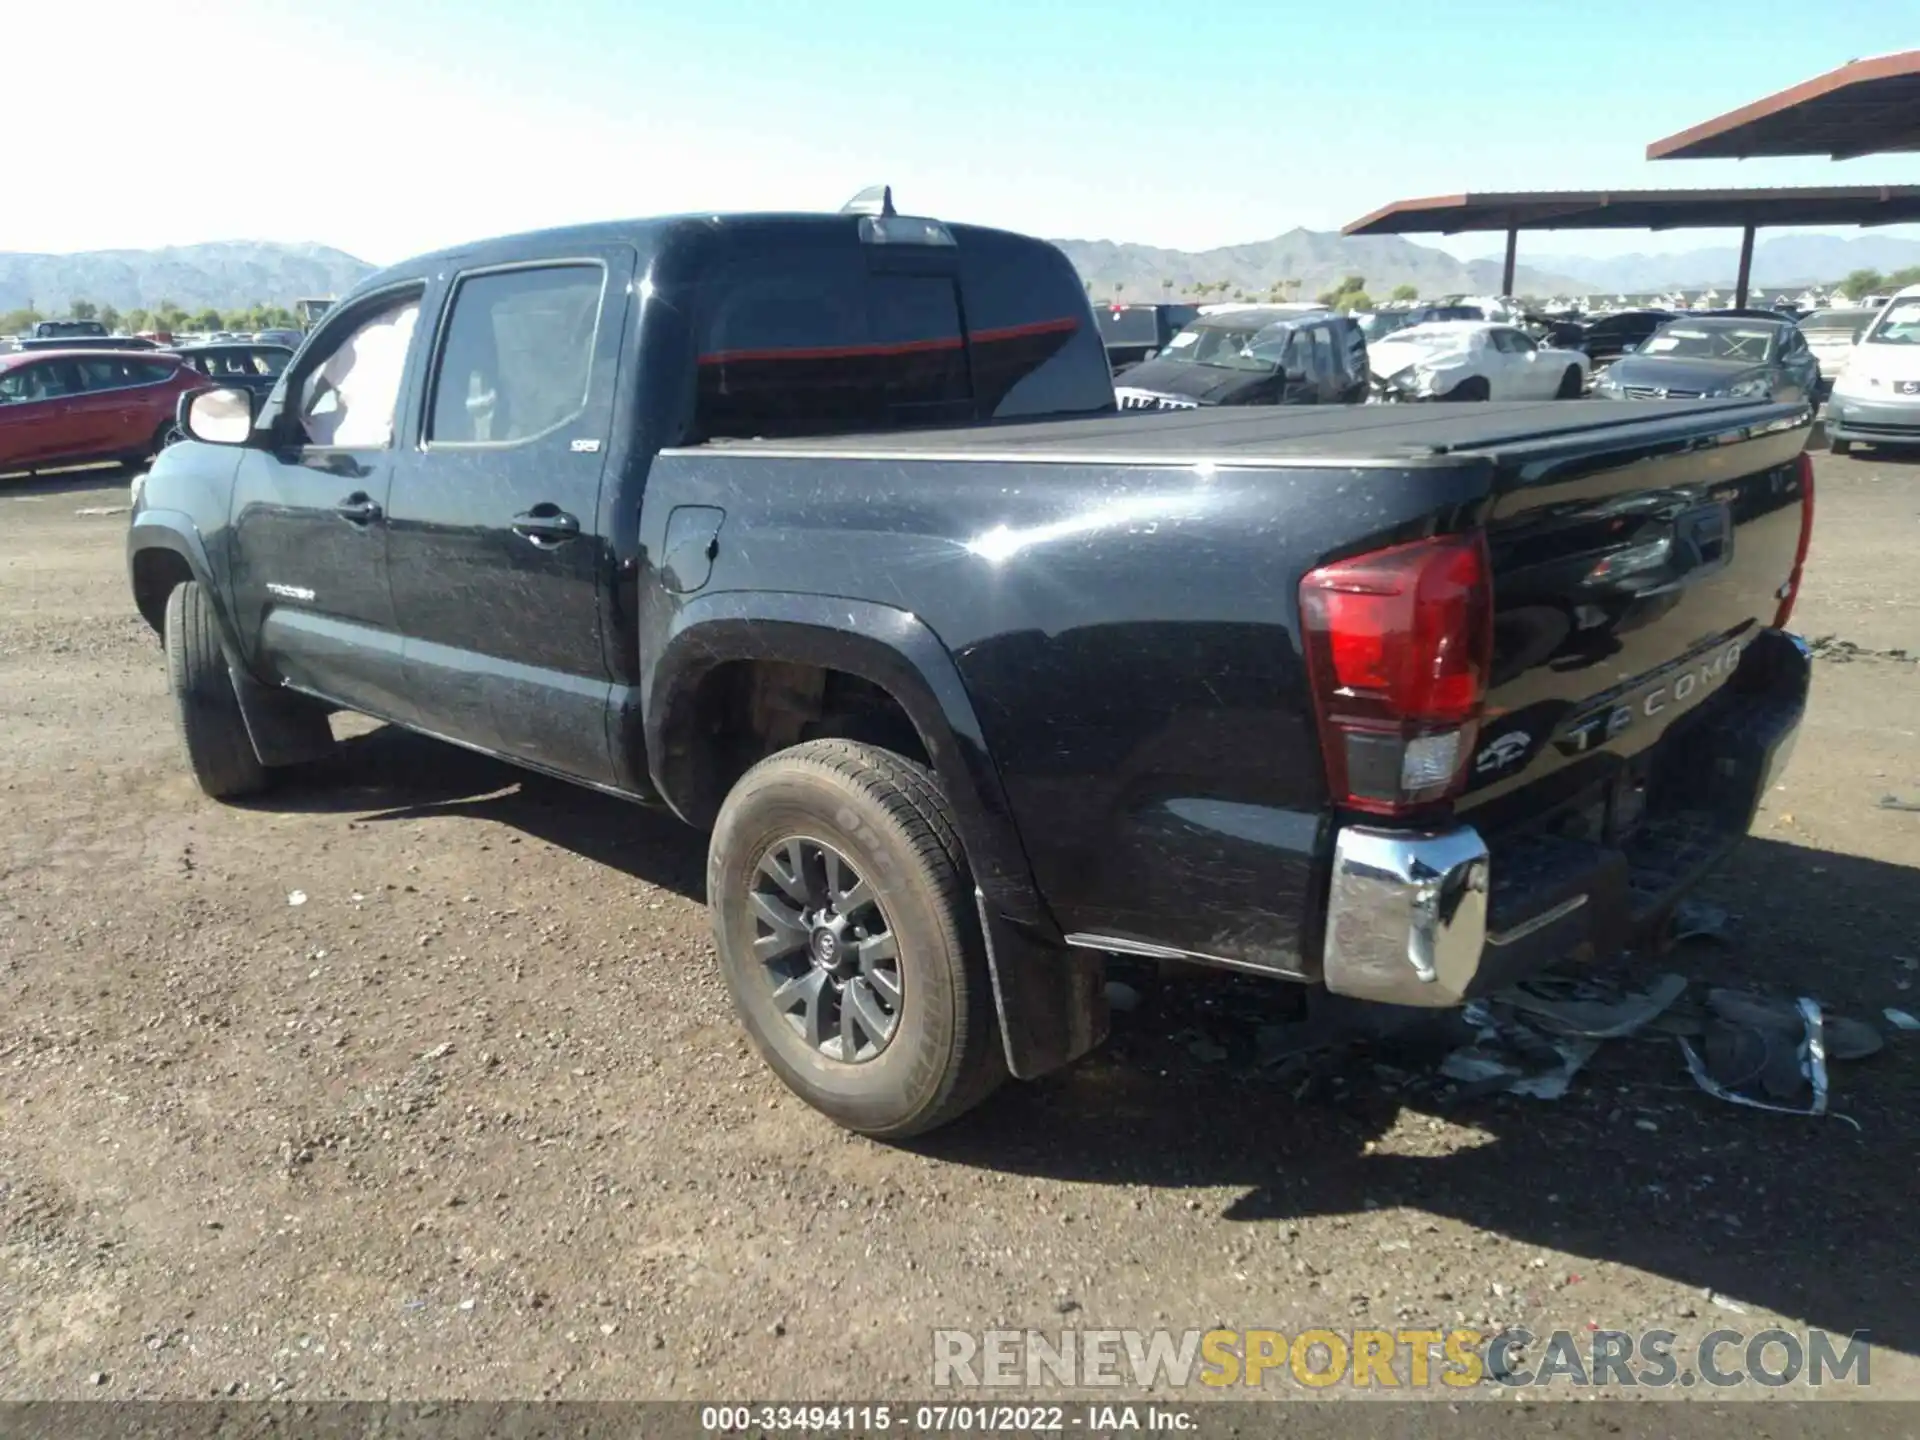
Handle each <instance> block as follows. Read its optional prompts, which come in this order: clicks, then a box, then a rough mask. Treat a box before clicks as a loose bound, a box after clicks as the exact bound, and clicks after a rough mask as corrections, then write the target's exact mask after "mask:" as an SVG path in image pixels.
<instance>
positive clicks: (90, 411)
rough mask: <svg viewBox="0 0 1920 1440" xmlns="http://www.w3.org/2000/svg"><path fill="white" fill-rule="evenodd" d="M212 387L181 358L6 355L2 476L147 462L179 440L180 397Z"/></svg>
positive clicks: (1, 389)
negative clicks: (95, 463) (112, 462)
mask: <svg viewBox="0 0 1920 1440" xmlns="http://www.w3.org/2000/svg"><path fill="white" fill-rule="evenodd" d="M209 384H210V382H209V381H208V380H207V377H206V376H204V375H201V374H198V373H196V372H195V371H193V370H192V369H190V368H188V367H187V365H186V364H185V363H184V362H183V361H181V359H180V358H179V357H178V356H176V355H163V354H155V353H153V352H150V351H148V352H143V351H137V350H83V349H77V348H76V349H72V350H30V351H22V352H20V353H17V354H13V355H0V473H5V472H6V471H9V470H36V469H42V468H47V467H51V466H55V465H80V464H85V463H86V462H88V461H90V460H124V461H129V462H138V461H143V460H147V459H149V458H151V457H152V456H153V455H156V454H158V453H159V452H160V451H161V450H163V449H165V448H166V446H168V445H169V444H171V443H172V442H173V441H174V440H176V439H178V438H179V432H178V431H177V430H176V429H175V426H174V412H175V410H176V409H177V408H178V406H179V403H180V397H181V396H182V395H184V394H186V393H188V392H189V391H193V390H205V389H206V388H208V386H209Z"/></svg>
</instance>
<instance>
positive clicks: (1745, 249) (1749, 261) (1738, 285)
mask: <svg viewBox="0 0 1920 1440" xmlns="http://www.w3.org/2000/svg"><path fill="white" fill-rule="evenodd" d="M1752 274H1753V226H1751V225H1749V226H1747V228H1746V229H1744V230H1742V231H1741V232H1740V276H1739V278H1738V279H1737V280H1735V281H1734V282H1733V308H1734V309H1736V310H1744V309H1746V308H1747V280H1748V279H1749V277H1751V276H1752Z"/></svg>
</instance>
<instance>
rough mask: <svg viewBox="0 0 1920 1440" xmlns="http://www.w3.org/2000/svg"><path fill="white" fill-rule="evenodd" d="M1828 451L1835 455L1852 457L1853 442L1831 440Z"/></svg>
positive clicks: (1828, 443)
mask: <svg viewBox="0 0 1920 1440" xmlns="http://www.w3.org/2000/svg"><path fill="white" fill-rule="evenodd" d="M1827 451H1828V453H1829V454H1833V455H1851V454H1852V453H1853V442H1852V441H1851V440H1839V439H1834V438H1829V439H1828V440H1827Z"/></svg>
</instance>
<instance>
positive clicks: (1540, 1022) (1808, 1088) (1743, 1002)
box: [1438, 912, 1920, 1128]
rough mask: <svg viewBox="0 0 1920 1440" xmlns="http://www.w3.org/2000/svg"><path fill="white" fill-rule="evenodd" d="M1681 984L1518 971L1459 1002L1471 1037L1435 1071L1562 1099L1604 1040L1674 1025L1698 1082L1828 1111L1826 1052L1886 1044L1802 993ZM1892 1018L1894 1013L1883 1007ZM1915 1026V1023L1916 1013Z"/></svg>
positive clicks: (1749, 1097)
mask: <svg viewBox="0 0 1920 1440" xmlns="http://www.w3.org/2000/svg"><path fill="white" fill-rule="evenodd" d="M1723 913H1724V912H1723ZM1687 990H1688V984H1687V980H1686V977H1684V976H1682V975H1676V974H1672V973H1667V974H1662V975H1660V976H1657V977H1656V978H1655V979H1654V980H1653V982H1652V983H1651V984H1650V985H1649V986H1648V987H1647V988H1646V989H1644V990H1639V991H1629V990H1626V989H1624V988H1622V987H1620V986H1618V985H1615V984H1612V983H1610V982H1607V981H1604V980H1598V979H1590V978H1574V977H1568V976H1555V975H1549V976H1543V977H1540V978H1537V979H1533V980H1528V981H1523V982H1522V983H1521V984H1519V985H1515V986H1513V987H1511V988H1510V989H1507V990H1503V991H1501V992H1499V993H1498V994H1496V995H1492V996H1489V997H1488V998H1487V999H1485V1000H1477V1001H1474V1002H1473V1003H1472V1004H1470V1005H1468V1006H1467V1007H1466V1008H1465V1009H1464V1010H1462V1011H1461V1018H1462V1019H1463V1020H1464V1021H1465V1022H1466V1023H1467V1025H1468V1026H1469V1027H1471V1029H1472V1031H1473V1036H1474V1038H1473V1040H1472V1041H1471V1043H1469V1044H1467V1045H1463V1046H1460V1047H1459V1048H1457V1049H1454V1050H1452V1051H1450V1052H1449V1053H1448V1054H1447V1055H1446V1056H1445V1058H1444V1059H1443V1060H1442V1061H1441V1062H1440V1065H1439V1070H1438V1073H1439V1074H1440V1075H1441V1076H1442V1077H1444V1078H1446V1079H1448V1080H1452V1081H1454V1082H1456V1083H1457V1085H1458V1086H1459V1087H1460V1089H1459V1092H1458V1093H1459V1094H1460V1095H1461V1096H1462V1097H1473V1096H1478V1095H1487V1094H1507V1095H1525V1096H1529V1097H1531V1098H1533V1099H1536V1100H1558V1099H1560V1098H1561V1097H1563V1096H1564V1095H1565V1094H1566V1093H1567V1091H1568V1089H1569V1088H1570V1086H1571V1085H1572V1082H1573V1079H1574V1077H1575V1076H1576V1075H1578V1074H1579V1073H1580V1071H1581V1069H1582V1068H1584V1067H1585V1066H1586V1064H1587V1062H1588V1061H1589V1060H1591V1059H1592V1058H1593V1056H1594V1054H1595V1053H1596V1052H1597V1051H1598V1050H1599V1049H1600V1046H1601V1044H1602V1042H1604V1041H1609V1040H1625V1039H1631V1038H1634V1037H1637V1036H1642V1035H1647V1036H1648V1037H1649V1038H1651V1037H1652V1036H1655V1035H1657V1036H1662V1037H1665V1036H1671V1037H1672V1038H1673V1039H1674V1040H1675V1041H1676V1042H1677V1043H1678V1044H1679V1046H1680V1050H1681V1053H1682V1055H1683V1056H1684V1057H1685V1059H1686V1064H1687V1070H1688V1073H1689V1074H1691V1075H1692V1077H1693V1080H1694V1083H1695V1084H1696V1085H1698V1086H1699V1087H1700V1089H1702V1090H1704V1091H1705V1092H1706V1093H1707V1094H1709V1095H1712V1096H1713V1097H1714V1098H1715V1099H1719V1100H1725V1101H1727V1102H1729V1103H1730V1104H1734V1105H1744V1106H1747V1107H1749V1108H1752V1109H1758V1110H1773V1111H1778V1112H1781V1113H1785V1114H1792V1115H1824V1114H1826V1113H1827V1101H1828V1093H1829V1091H1828V1085H1829V1080H1828V1072H1827V1064H1828V1061H1829V1060H1833V1061H1853V1060H1864V1059H1865V1058H1866V1057H1868V1056H1869V1055H1872V1054H1874V1053H1875V1052H1877V1051H1878V1050H1879V1049H1880V1048H1881V1046H1882V1044H1883V1043H1884V1042H1883V1041H1882V1039H1881V1036H1880V1032H1879V1031H1878V1030H1876V1029H1874V1027H1873V1026H1871V1025H1868V1024H1866V1023H1864V1022H1863V1021H1859V1020H1854V1019H1850V1018H1848V1017H1847V1016H1844V1015H1833V1014H1829V1013H1827V1012H1825V1011H1824V1010H1823V1009H1822V1008H1821V1006H1820V1003H1819V1002H1818V1001H1817V1000H1813V999H1810V998H1807V997H1804V996H1802V997H1799V998H1796V999H1791V1000H1788V999H1781V998H1777V997H1773V996H1767V995H1758V994H1752V993H1749V992H1747V991H1742V990H1731V989H1726V988H1722V987H1715V988H1711V989H1708V990H1707V991H1706V992H1705V995H1704V998H1703V1001H1702V1002H1701V1003H1699V1004H1694V1003H1690V1000H1689V997H1688V995H1687ZM1903 1013H1904V1012H1903ZM1908 1018H1909V1019H1912V1017H1908ZM1889 1023H1895V1024H1897V1023H1898V1022H1894V1021H1893V1020H1892V1019H1891V1015H1889ZM1914 1026H1915V1028H1917V1029H1920V1021H1915V1022H1914ZM1900 1028H1905V1027H1904V1026H1902V1027H1900ZM1842 1118H1844V1117H1842ZM1636 1123H1638V1124H1640V1125H1641V1128H1648V1125H1647V1122H1636Z"/></svg>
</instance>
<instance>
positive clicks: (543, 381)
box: [427, 263, 606, 445]
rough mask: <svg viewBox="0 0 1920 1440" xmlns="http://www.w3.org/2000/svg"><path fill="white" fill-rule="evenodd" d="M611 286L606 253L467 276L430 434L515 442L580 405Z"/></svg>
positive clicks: (446, 342)
mask: <svg viewBox="0 0 1920 1440" xmlns="http://www.w3.org/2000/svg"><path fill="white" fill-rule="evenodd" d="M605 287H606V271H605V269H604V268H603V267H602V266H600V265H599V264H598V263H582V264H571V265H540V266H534V267H529V268H525V269H516V270H503V271H497V272H493V273H482V274H478V275H469V276H466V277H465V278H463V279H462V280H461V281H460V283H459V285H458V287H457V288H456V289H455V291H454V296H453V311H452V313H451V315H450V316H449V317H448V320H447V327H446V331H445V333H444V335H443V336H442V338H441V341H440V355H439V359H438V361H437V362H436V365H435V368H434V380H433V401H432V405H433V410H432V414H431V417H430V419H429V422H428V427H427V439H428V441H429V442H430V443H434V444H441V445H446V444H461V445H503V444H513V443H515V442H518V441H522V440H531V439H534V438H536V437H538V436H541V435H545V434H547V433H548V432H550V431H552V430H554V429H556V428H557V427H559V426H561V425H564V424H565V423H566V422H567V421H569V420H571V419H573V418H574V417H575V416H577V415H579V414H580V412H581V411H582V410H583V409H585V408H586V403H587V385H588V382H589V381H590V379H591V378H592V373H593V351H594V336H595V332H596V331H597V330H598V328H599V323H600V296H601V292H602V291H603V290H604V289H605Z"/></svg>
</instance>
